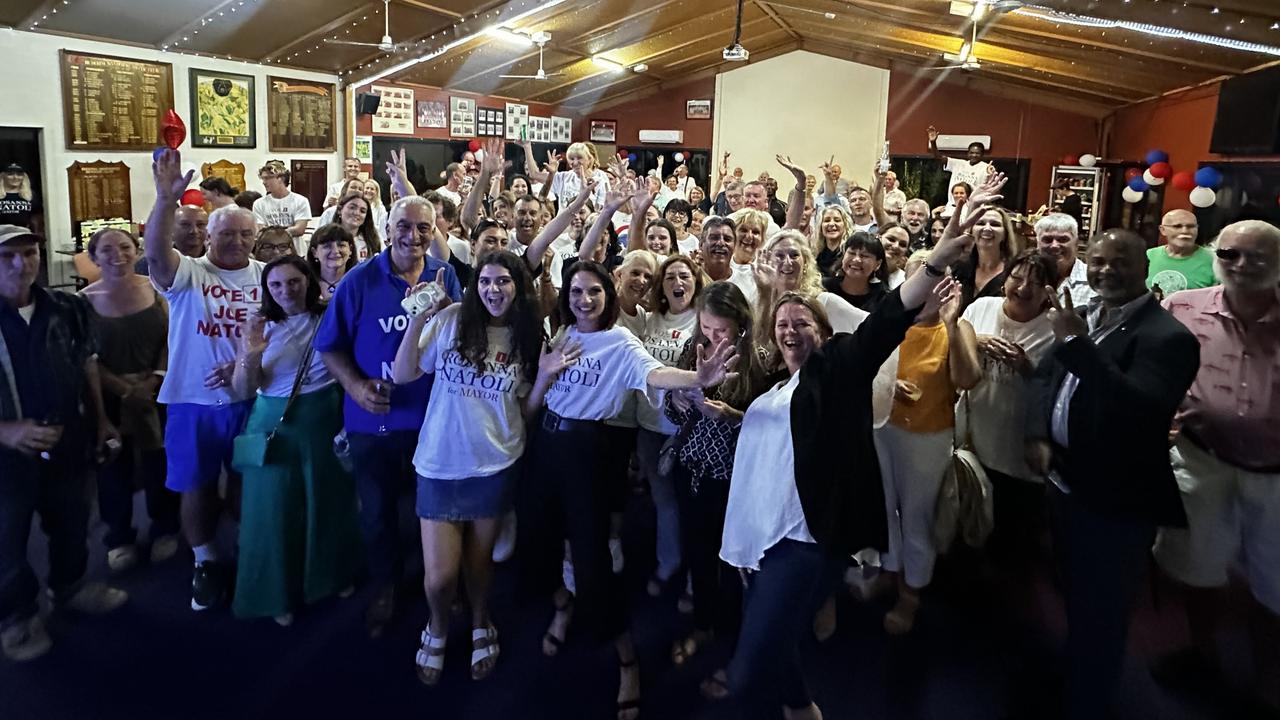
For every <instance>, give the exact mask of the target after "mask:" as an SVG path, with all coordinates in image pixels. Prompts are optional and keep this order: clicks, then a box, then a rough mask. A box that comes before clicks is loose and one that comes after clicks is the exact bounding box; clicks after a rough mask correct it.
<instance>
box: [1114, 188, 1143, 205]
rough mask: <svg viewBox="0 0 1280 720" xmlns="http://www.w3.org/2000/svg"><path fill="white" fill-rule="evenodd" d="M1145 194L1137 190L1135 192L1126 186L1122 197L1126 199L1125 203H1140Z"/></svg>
mask: <svg viewBox="0 0 1280 720" xmlns="http://www.w3.org/2000/svg"><path fill="white" fill-rule="evenodd" d="M1143 194H1144V193H1140V192H1138V191H1137V190H1134V189H1133V188H1131V187H1128V186H1126V187H1125V189H1124V190H1121V191H1120V197H1122V198H1124V201H1125V202H1127V203H1136V202H1138V201H1139V200H1141V199H1142V196H1143Z"/></svg>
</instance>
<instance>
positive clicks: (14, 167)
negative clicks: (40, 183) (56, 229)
mask: <svg viewBox="0 0 1280 720" xmlns="http://www.w3.org/2000/svg"><path fill="white" fill-rule="evenodd" d="M43 219H44V215H43V213H42V210H41V209H40V203H39V202H37V201H36V199H35V192H34V191H33V190H32V189H31V177H30V176H29V175H27V171H26V170H23V169H22V166H21V165H19V164H18V163H10V164H9V166H8V167H6V168H5V169H4V170H3V171H0V225H19V226H21V227H25V228H29V229H31V230H32V231H33V232H37V233H38V232H41V229H42V226H43V225H44V223H43V222H42V220H43Z"/></svg>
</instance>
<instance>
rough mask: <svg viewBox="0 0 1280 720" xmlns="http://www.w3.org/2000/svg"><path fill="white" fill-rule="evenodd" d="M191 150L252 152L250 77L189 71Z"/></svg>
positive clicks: (256, 140) (253, 144)
mask: <svg viewBox="0 0 1280 720" xmlns="http://www.w3.org/2000/svg"><path fill="white" fill-rule="evenodd" d="M189 78H190V80H189V82H188V87H189V88H190V90H189V92H190V93H191V128H192V131H191V146H192V147H235V148H254V147H257V146H258V138H257V135H256V133H255V132H254V127H253V108H254V107H255V106H254V97H253V82H254V80H253V76H252V75H236V74H234V73H220V72H214V71H213V70H201V69H199V68H191V70H190V72H189Z"/></svg>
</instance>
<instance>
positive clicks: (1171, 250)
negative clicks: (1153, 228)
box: [1147, 210, 1218, 297]
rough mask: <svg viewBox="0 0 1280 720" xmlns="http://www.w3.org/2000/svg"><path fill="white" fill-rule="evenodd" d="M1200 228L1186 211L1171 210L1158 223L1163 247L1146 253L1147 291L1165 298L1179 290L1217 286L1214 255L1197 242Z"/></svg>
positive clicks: (1158, 246)
mask: <svg viewBox="0 0 1280 720" xmlns="http://www.w3.org/2000/svg"><path fill="white" fill-rule="evenodd" d="M1199 230H1200V228H1199V225H1198V224H1197V223H1196V216H1195V215H1193V214H1191V212H1190V211H1189V210H1170V211H1169V212H1167V213H1165V214H1164V218H1163V219H1162V220H1161V221H1160V237H1161V239H1162V240H1164V244H1162V245H1157V246H1156V247H1153V248H1151V249H1150V250H1148V251H1147V262H1148V263H1149V267H1148V269H1147V287H1149V288H1152V289H1155V287H1156V286H1159V288H1160V291H1159V292H1160V294H1161V295H1163V296H1164V297H1168V296H1170V295H1172V294H1174V293H1176V292H1179V291H1181V290H1188V289H1193V288H1204V287H1210V286H1212V285H1217V284H1218V280H1217V278H1215V277H1214V275H1213V253H1211V252H1209V251H1208V250H1206V249H1205V248H1203V247H1201V246H1200V245H1199V244H1198V242H1197V239H1198V236H1199Z"/></svg>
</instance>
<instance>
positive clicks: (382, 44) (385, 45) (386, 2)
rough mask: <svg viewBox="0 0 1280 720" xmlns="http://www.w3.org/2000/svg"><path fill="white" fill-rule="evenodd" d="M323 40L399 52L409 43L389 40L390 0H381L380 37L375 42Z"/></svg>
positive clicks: (386, 51)
mask: <svg viewBox="0 0 1280 720" xmlns="http://www.w3.org/2000/svg"><path fill="white" fill-rule="evenodd" d="M324 41H325V42H326V43H328V44H330V45H356V46H359V47H374V48H378V49H379V50H381V51H382V52H384V53H393V52H400V51H401V50H404V49H406V48H408V47H409V43H397V42H393V41H392V40H391V0H382V39H381V40H379V41H378V42H376V43H371V42H357V41H355V40H333V39H331V38H325V39H324Z"/></svg>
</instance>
